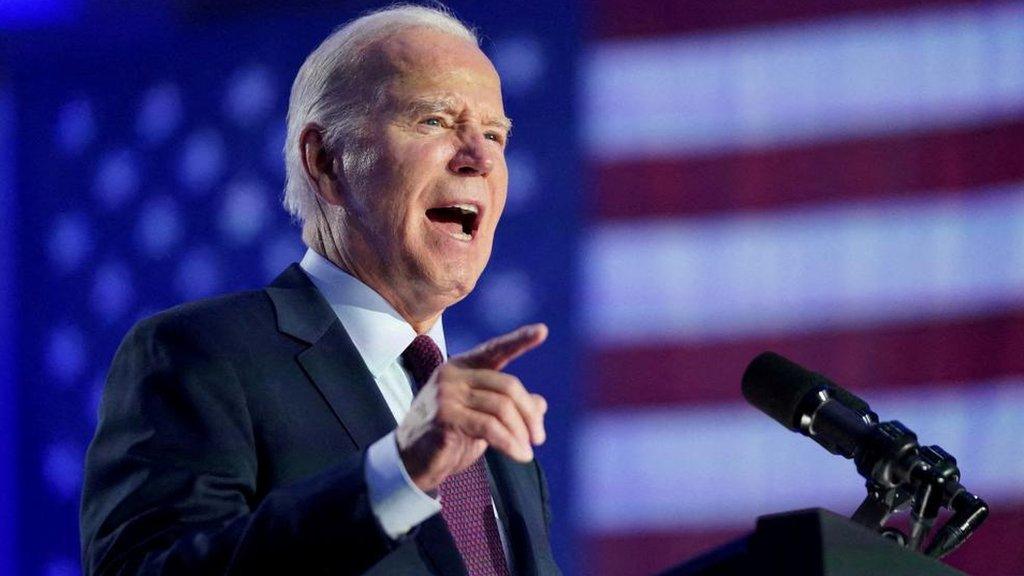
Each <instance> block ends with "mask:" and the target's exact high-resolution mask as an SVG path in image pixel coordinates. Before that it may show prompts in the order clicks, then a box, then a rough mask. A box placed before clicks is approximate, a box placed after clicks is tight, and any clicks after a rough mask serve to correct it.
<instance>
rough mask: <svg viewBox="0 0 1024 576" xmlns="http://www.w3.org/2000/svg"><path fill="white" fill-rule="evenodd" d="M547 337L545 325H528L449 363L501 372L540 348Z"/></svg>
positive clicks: (455, 357) (465, 353)
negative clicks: (531, 351) (521, 357)
mask: <svg viewBox="0 0 1024 576" xmlns="http://www.w3.org/2000/svg"><path fill="white" fill-rule="evenodd" d="M547 337H548V327H547V326H546V325H545V324H528V325H526V326H521V327H519V328H516V329H515V330H513V331H511V332H509V333H508V334H503V335H501V336H498V337H496V338H491V339H490V340H488V341H486V342H484V343H483V344H480V345H479V346H477V347H476V348H473V349H472V350H470V351H468V352H464V353H462V354H459V355H457V356H453V357H452V359H451V361H452V362H455V363H456V364H458V365H460V366H464V367H466V368H486V369H489V370H501V369H502V368H504V367H505V366H507V365H508V363H509V362H511V361H513V360H515V359H516V358H518V357H520V356H522V355H523V354H525V353H527V352H529V351H530V350H533V349H534V348H536V347H537V346H540V345H541V344H542V343H543V342H544V340H546V339H547Z"/></svg>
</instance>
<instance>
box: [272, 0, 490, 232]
mask: <svg viewBox="0 0 1024 576" xmlns="http://www.w3.org/2000/svg"><path fill="white" fill-rule="evenodd" d="M417 27H425V28H430V29H433V30H437V31H440V32H444V33H446V34H451V35H452V36H456V37H459V38H463V39H465V40H467V41H469V42H472V43H473V44H474V45H479V43H480V41H479V39H478V38H477V36H476V33H475V32H474V31H473V30H471V29H470V28H468V27H467V26H466V25H465V24H463V23H462V22H460V21H459V20H458V19H457V18H455V16H453V15H452V13H451V12H450V11H449V10H448V9H447V8H445V7H444V6H443V5H441V4H437V5H436V7H428V6H419V5H411V4H398V5H394V6H391V7H388V8H384V9H382V10H378V11H375V12H371V13H368V14H365V15H363V16H361V17H359V18H357V19H355V20H352V21H351V22H349V23H347V24H345V25H343V26H341V27H340V28H338V29H337V30H335V31H334V32H333V33H331V35H330V36H328V37H327V38H326V39H325V40H324V41H323V42H321V43H320V46H318V47H317V49H316V50H314V51H313V52H312V53H311V54H310V55H309V56H308V57H306V61H305V62H304V63H303V64H302V67H301V68H300V69H299V73H298V74H297V75H296V76H295V82H294V83H293V84H292V91H291V97H290V99H289V102H288V134H287V137H286V138H285V145H284V162H285V172H286V180H285V188H284V206H285V209H287V210H288V212H289V213H290V214H291V215H292V217H294V218H295V219H297V220H298V221H300V222H301V223H302V227H303V234H302V236H303V239H304V240H305V241H306V243H307V244H309V243H310V241H311V239H312V238H314V237H315V236H314V235H315V234H317V233H318V232H316V230H317V228H318V226H317V223H318V222H319V220H320V218H321V215H322V212H321V211H320V210H319V209H318V199H317V191H316V189H315V188H314V187H313V185H312V183H311V182H309V179H308V178H307V176H306V173H305V169H304V168H303V158H302V151H301V149H300V146H301V144H300V142H299V137H300V136H301V134H302V131H303V129H305V127H306V126H307V125H309V124H310V123H313V124H317V125H319V126H320V127H322V128H323V131H324V132H323V139H324V146H325V147H326V148H327V149H328V150H331V151H333V150H337V149H338V148H337V146H338V144H340V143H342V142H345V141H355V140H356V139H358V137H359V135H360V134H361V133H362V131H363V130H362V128H363V120H364V119H365V118H366V117H367V116H368V115H369V113H370V112H371V111H372V110H373V107H374V106H375V105H376V103H377V100H378V99H379V98H380V90H381V88H382V86H372V87H371V86H365V85H364V83H365V78H366V77H367V76H368V75H367V74H366V70H365V64H366V60H367V58H366V56H367V53H368V52H369V51H370V49H372V48H373V47H374V45H376V44H377V43H378V42H380V41H382V40H384V39H386V38H388V37H389V36H392V35H393V34H395V33H396V32H400V31H402V30H405V29H408V28H417ZM350 151H351V147H350V146H345V147H343V152H342V153H343V155H346V156H347V155H348V152H350ZM350 160H352V161H353V162H355V163H357V164H359V163H361V159H359V158H352V159H350ZM346 164H347V162H346Z"/></svg>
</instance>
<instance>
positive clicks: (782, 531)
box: [660, 508, 965, 576]
mask: <svg viewBox="0 0 1024 576" xmlns="http://www.w3.org/2000/svg"><path fill="white" fill-rule="evenodd" d="M757 574H785V575H787V576H873V575H881V574H885V575H886V576H921V575H928V576H933V575H934V576H957V575H959V576H965V575H964V573H963V572H960V571H959V570H955V569H953V568H951V567H949V566H947V565H945V564H943V563H941V562H939V561H938V560H936V559H934V558H930V557H928V556H925V555H923V554H920V553H918V552H914V551H912V550H908V549H906V548H903V547H901V546H899V545H897V544H896V543H895V542H892V541H890V540H887V539H886V538H884V537H882V536H881V535H879V534H877V533H876V532H873V531H871V530H869V529H867V528H865V527H863V526H861V525H859V524H854V523H853V522H852V521H850V519H848V518H846V517H843V516H840V515H838V514H836V513H834V512H830V511H828V510H825V509H822V508H811V509H807V510H797V511H794V512H785V513H782V514H771V515H767V516H761V517H760V518H758V519H757V528H756V529H755V530H754V532H753V533H751V534H749V535H747V536H745V537H743V538H740V539H738V540H734V541H732V542H730V543H728V544H726V545H724V546H722V547H720V548H717V549H715V550H712V551H711V552H708V553H706V554H703V555H701V556H698V557H696V558H694V559H692V560H690V561H688V562H686V563H684V564H681V565H679V566H676V567H674V568H671V569H669V570H667V571H665V572H662V573H661V574H660V576H746V575H751V576H753V575H757Z"/></svg>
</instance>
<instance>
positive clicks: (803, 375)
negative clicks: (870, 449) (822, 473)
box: [742, 352, 878, 458]
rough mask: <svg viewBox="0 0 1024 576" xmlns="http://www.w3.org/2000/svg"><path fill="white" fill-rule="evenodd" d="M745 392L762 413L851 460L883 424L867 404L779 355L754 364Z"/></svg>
mask: <svg viewBox="0 0 1024 576" xmlns="http://www.w3.org/2000/svg"><path fill="white" fill-rule="evenodd" d="M742 389H743V397H744V398H746V399H747V402H749V403H750V404H752V405H753V406H754V407H755V408H757V409H758V410H761V411H762V412H764V413H765V414H767V415H769V416H771V417H772V418H773V419H775V420H776V421H777V422H779V423H780V424H782V425H783V426H785V427H786V428H789V429H790V430H792V431H794V432H799V433H801V434H804V435H805V436H809V437H810V438H812V439H814V440H815V441H816V442H818V443H819V444H821V445H822V446H824V447H825V448H826V449H827V450H828V451H829V452H832V453H833V454H838V455H840V456H844V457H846V458H853V457H854V455H855V453H856V452H857V449H858V447H859V446H860V445H861V444H863V442H864V440H865V438H866V437H867V436H868V435H869V434H870V432H871V426H872V425H874V424H877V423H878V416H877V415H876V414H875V413H874V412H872V411H871V408H870V407H869V406H868V403H867V402H865V401H864V400H861V399H860V398H859V397H857V396H856V395H855V394H853V393H851V392H849V391H847V390H844V389H843V388H841V387H839V386H838V385H837V384H836V383H835V382H832V381H831V380H829V379H828V378H826V377H824V376H822V375H821V374H818V373H816V372H811V371H810V370H807V369H805V368H804V367H802V366H800V365H799V364H796V363H794V362H790V361H789V360H787V359H786V358H783V357H782V356H779V355H778V354H776V353H774V352H764V353H762V354H760V355H758V357H757V358H754V360H753V361H751V362H750V364H749V365H748V366H747V369H746V371H745V372H744V373H743V388H742Z"/></svg>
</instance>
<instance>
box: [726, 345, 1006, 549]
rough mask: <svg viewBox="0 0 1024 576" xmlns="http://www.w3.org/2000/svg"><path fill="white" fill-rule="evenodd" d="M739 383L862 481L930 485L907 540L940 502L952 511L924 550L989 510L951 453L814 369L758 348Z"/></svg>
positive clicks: (916, 536)
mask: <svg viewBox="0 0 1024 576" xmlns="http://www.w3.org/2000/svg"><path fill="white" fill-rule="evenodd" d="M742 390H743V397H744V398H746V399H747V401H748V402H749V403H750V404H752V405H753V406H754V407H755V408H757V409H759V410H761V411H762V412H764V413H765V414H767V415H769V416H771V417H772V418H773V419H775V420H776V421H778V422H779V423H780V424H782V425H783V426H785V427H786V428H788V429H790V430H792V431H794V432H799V433H800V434H803V435H805V436H808V437H810V438H812V439H814V440H815V441H816V442H818V443H819V444H821V445H822V446H824V447H825V448H826V449H827V450H828V451H829V452H832V453H833V454H838V455H840V456H843V457H845V458H852V459H853V461H854V462H855V463H856V465H857V471H858V472H859V473H860V474H861V475H862V476H863V477H864V478H865V479H867V480H868V482H869V487H870V486H872V485H874V486H876V487H877V488H879V489H882V490H891V491H894V492H893V493H894V494H895V493H898V491H901V490H908V489H915V490H920V489H921V487H925V488H935V489H937V493H936V494H935V495H934V496H928V497H924V498H922V499H921V501H920V502H916V503H915V507H914V511H913V512H914V513H913V516H914V521H915V526H914V528H915V533H912V535H911V537H912V541H913V547H914V548H918V547H919V546H920V544H921V542H922V540H923V538H924V536H925V535H926V534H927V528H928V527H929V526H930V522H931V519H932V518H934V515H935V513H936V511H937V507H938V506H940V505H945V506H949V507H951V508H952V509H953V510H954V511H955V512H956V514H955V515H954V517H953V519H952V520H953V521H951V522H950V523H948V524H947V525H946V526H945V527H944V528H943V530H942V532H940V533H939V535H938V537H937V538H935V541H933V542H932V545H931V546H930V547H929V550H928V553H929V554H930V555H933V556H936V557H941V556H944V555H945V554H947V553H949V552H950V551H952V550H954V549H955V548H956V547H957V546H959V545H960V544H962V543H963V542H964V540H966V539H967V537H968V536H970V534H971V533H973V532H974V530H976V529H977V527H978V526H979V525H980V524H981V522H982V521H984V519H985V517H986V516H987V515H988V505H987V504H985V502H984V501H983V500H981V499H980V498H978V497H977V496H974V495H973V494H971V493H970V492H968V491H967V490H966V489H964V487H963V485H961V484H960V472H959V470H958V469H957V468H956V460H955V459H954V458H953V457H952V456H950V455H949V454H947V453H946V452H945V451H943V450H942V449H941V448H939V447H938V446H928V447H921V446H919V445H918V443H917V435H916V434H914V433H913V432H912V431H911V430H910V429H909V428H907V427H906V426H904V425H903V424H901V423H899V422H897V421H895V420H894V421H891V422H879V421H878V416H877V415H876V414H875V413H874V412H872V411H871V408H870V407H869V406H868V404H867V402H865V401H864V400H862V399H860V398H858V397H857V396H856V395H854V394H853V393H851V392H849V391H847V390H844V389H843V388H841V387H840V386H838V385H837V384H836V383H835V382H832V381H831V380H829V379H828V378H826V377H824V376H822V375H821V374H818V373H816V372H811V371H810V370H807V369H806V368H804V367H802V366H800V365H799V364H796V363H794V362H791V361H789V360H787V359H786V358H783V357H782V356H780V355H778V354H775V353H774V352H763V353H761V354H760V355H758V356H757V357H756V358H754V360H752V361H751V362H750V364H749V365H748V366H747V369H746V371H744V373H743V386H742ZM929 494H930V492H929ZM869 499H870V496H869ZM862 508H863V506H862ZM865 510H866V508H865ZM855 519H856V515H855ZM883 522H884V517H883Z"/></svg>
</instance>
